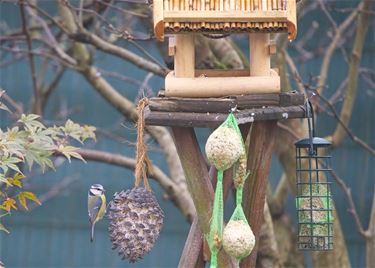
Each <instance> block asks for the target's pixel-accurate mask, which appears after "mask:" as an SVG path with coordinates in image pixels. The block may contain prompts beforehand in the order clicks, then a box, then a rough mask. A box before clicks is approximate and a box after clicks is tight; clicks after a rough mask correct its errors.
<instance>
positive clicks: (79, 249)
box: [0, 1, 375, 267]
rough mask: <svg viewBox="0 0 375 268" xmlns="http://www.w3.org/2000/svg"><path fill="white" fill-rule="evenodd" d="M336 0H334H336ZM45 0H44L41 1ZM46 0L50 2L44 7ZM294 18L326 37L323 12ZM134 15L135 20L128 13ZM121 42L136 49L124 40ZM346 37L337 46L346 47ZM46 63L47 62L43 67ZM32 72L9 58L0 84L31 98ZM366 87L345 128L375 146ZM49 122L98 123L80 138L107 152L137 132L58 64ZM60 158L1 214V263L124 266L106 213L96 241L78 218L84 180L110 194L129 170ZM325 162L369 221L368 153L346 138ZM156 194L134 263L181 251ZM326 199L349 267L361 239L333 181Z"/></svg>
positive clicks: (124, 69) (129, 176)
mask: <svg viewBox="0 0 375 268" xmlns="http://www.w3.org/2000/svg"><path fill="white" fill-rule="evenodd" d="M336 2H339V1H336ZM342 2H346V3H344V4H343V5H346V6H350V5H352V4H355V3H357V1H342ZM48 4H50V3H48V2H47V3H44V5H48ZM48 8H51V9H53V8H54V7H53V6H52V5H51V6H50V7H48ZM18 14H19V10H18V7H16V6H14V5H11V4H6V3H1V4H0V19H1V23H2V24H3V23H5V22H6V23H7V24H10V25H12V26H14V27H16V28H18V27H19V25H20V21H19V16H18ZM309 16H310V17H308V18H306V19H304V20H303V21H302V22H301V23H300V24H299V34H300V36H301V35H302V34H301V33H303V32H304V31H307V29H308V27H310V25H311V21H312V20H316V21H318V22H319V24H320V28H319V29H318V32H317V33H316V35H315V37H314V38H313V39H312V40H311V43H310V44H309V46H311V47H315V46H318V45H319V44H320V43H321V42H322V41H323V40H324V38H325V37H326V34H327V32H326V28H327V27H325V25H328V21H327V20H326V19H325V17H324V16H323V15H322V14H320V13H316V14H310V15H309ZM335 19H336V20H337V21H340V20H342V19H343V16H340V14H337V15H336V17H335ZM133 23H136V22H133ZM374 32H375V25H374V19H373V18H372V20H371V23H370V28H369V31H368V35H367V38H366V45H365V48H364V52H363V53H364V54H363V57H362V62H361V65H362V66H366V67H367V68H369V69H372V70H375V34H374ZM234 39H235V40H236V41H238V42H239V43H238V44H239V46H240V47H241V48H242V49H244V51H246V46H247V44H246V42H244V40H243V39H242V38H241V37H238V36H235V37H234ZM120 44H121V45H122V46H124V47H126V48H127V49H129V50H132V51H134V52H136V53H138V52H137V50H136V49H134V47H132V46H131V45H130V44H129V43H127V42H126V41H121V42H120ZM142 46H144V48H145V49H146V50H147V51H149V52H151V53H152V54H153V56H155V57H157V58H158V59H159V60H160V61H162V57H161V55H160V54H159V52H158V49H157V47H156V43H155V42H144V43H142ZM350 46H351V44H348V45H346V44H345V45H344V48H346V49H350ZM340 57H341V56H340V55H339V54H336V55H335V56H334V59H333V61H332V65H331V69H330V73H329V77H328V81H327V84H328V88H327V92H326V93H327V95H331V94H332V93H333V92H332V91H333V90H334V89H336V88H337V86H338V85H339V84H340V83H341V82H342V80H343V79H345V75H346V73H347V66H346V65H343V64H341V63H342V58H340ZM96 63H97V64H98V66H99V67H101V68H103V69H105V70H107V71H117V72H120V73H122V74H124V75H126V76H129V77H132V78H135V79H138V80H141V81H142V80H143V79H144V78H145V76H146V75H147V72H145V71H143V70H140V69H138V68H135V67H134V66H133V65H131V64H129V63H127V62H124V61H122V60H120V59H118V58H115V57H113V56H109V55H104V54H101V53H100V52H98V53H97V58H96ZM320 64H321V62H320V60H319V59H317V60H313V61H310V62H309V64H308V65H305V64H299V65H298V69H299V71H300V73H301V75H302V76H303V77H304V79H306V80H308V78H309V76H310V75H311V74H316V73H318V70H319V68H320ZM50 71H51V72H53V71H54V70H50ZM30 81H31V77H30V72H29V68H28V66H27V65H26V64H25V62H20V63H17V64H13V65H9V66H7V67H5V68H1V69H0V87H1V88H3V89H5V90H7V93H8V94H9V95H10V96H11V97H12V98H13V99H15V100H17V101H19V102H22V103H25V105H26V104H27V103H28V102H29V99H30V97H31V93H32V90H31V82H30ZM108 81H109V82H110V83H111V84H112V85H113V86H114V87H115V88H116V89H118V90H119V91H120V93H121V94H123V95H124V96H126V97H127V98H128V99H131V100H134V99H135V98H137V96H138V86H136V85H133V84H131V83H125V82H122V81H119V80H116V79H112V78H108ZM148 84H149V85H150V86H151V88H152V89H153V91H154V92H155V93H156V92H157V91H158V90H159V89H160V88H161V87H162V86H163V80H162V79H161V78H159V77H156V76H153V77H152V78H151V79H150V80H149V82H148ZM374 99H375V91H374V89H373V88H372V89H371V88H370V87H369V85H368V84H367V83H365V82H364V81H363V80H360V83H359V89H358V95H357V99H356V102H355V109H354V112H353V116H352V120H351V123H350V128H351V129H352V130H353V131H354V132H355V133H356V135H358V136H359V137H360V138H362V139H363V140H365V141H366V142H367V143H369V144H370V145H371V147H374V146H375V131H374V129H375V105H374V104H375V102H374ZM45 115H46V116H45V120H46V122H47V123H48V122H49V123H55V122H62V121H64V120H66V119H67V118H68V117H69V118H71V119H72V120H73V121H75V122H78V123H80V124H90V125H94V126H96V127H97V128H98V132H97V136H98V141H97V142H96V143H93V142H89V143H88V145H87V147H91V148H96V149H99V150H100V149H103V150H106V151H110V152H115V153H121V154H124V155H127V156H130V157H134V156H135V154H134V146H133V145H134V141H135V136H136V131H135V128H134V126H133V125H132V124H129V123H127V122H125V120H124V119H123V117H122V116H121V115H119V113H118V112H117V111H116V110H115V109H114V108H113V107H111V106H110V105H109V104H108V103H107V102H105V101H104V100H103V99H102V98H101V97H100V96H99V95H98V94H97V93H96V92H95V91H93V90H92V89H91V88H90V85H89V84H88V83H87V82H86V81H85V80H84V79H83V78H82V77H81V76H80V75H79V74H77V73H75V72H73V71H67V72H66V73H65V74H64V77H63V80H62V81H61V83H60V84H59V86H58V88H57V89H56V90H55V91H54V92H53V94H52V96H51V98H50V100H49V102H48V105H47V109H46V112H45ZM9 122H10V121H9V117H8V116H7V115H6V114H5V113H4V112H0V126H1V127H2V128H3V127H5V126H7V125H8V123H9ZM335 125H336V121H335V120H334V119H333V118H332V117H329V116H321V117H319V119H318V133H319V135H320V136H324V135H327V134H329V133H332V131H333V130H334V127H335ZM198 134H199V137H200V140H201V142H202V143H203V142H204V141H205V139H206V137H207V135H208V132H207V130H203V129H202V130H199V132H198ZM160 156H161V154H160V153H159V152H158V149H157V148H153V147H152V146H151V151H150V157H151V158H152V161H153V162H154V163H155V164H157V165H158V166H160V167H162V169H163V170H164V171H165V172H168V170H167V167H166V163H165V160H164V159H163V157H160ZM59 163H61V167H60V168H58V169H57V171H56V172H54V171H51V172H48V173H47V174H45V175H43V176H42V175H41V174H40V173H39V172H38V171H35V173H33V174H31V178H30V180H29V183H30V185H29V187H30V189H31V190H32V191H33V192H36V193H37V194H39V196H40V195H43V194H44V193H45V192H47V191H48V190H50V189H51V188H52V187H55V186H56V185H59V183H61V182H65V183H66V184H67V186H66V187H63V186H64V185H60V186H61V187H62V189H60V190H59V191H61V193H60V194H59V195H58V196H56V197H54V198H52V199H51V200H48V201H47V202H45V203H44V204H43V205H42V206H41V207H37V208H35V209H34V210H33V211H32V212H29V213H14V214H13V215H12V217H10V218H9V219H7V221H6V225H7V226H9V227H10V230H11V234H10V235H6V234H4V233H0V260H2V261H3V262H4V263H5V264H6V265H7V267H26V266H27V267H73V266H75V267H88V266H90V267H109V266H111V267H120V266H127V265H128V264H127V263H126V262H123V261H121V260H120V258H119V257H118V256H116V254H115V252H113V251H112V250H111V245H110V241H109V238H108V235H107V224H108V222H107V220H104V221H103V222H100V223H99V224H97V226H96V237H95V243H93V244H91V243H89V229H88V220H87V211H86V210H87V208H86V206H87V205H86V202H87V201H86V200H87V189H88V188H89V186H90V185H91V184H93V183H101V184H103V185H104V186H105V188H106V189H107V197H108V198H109V197H110V196H112V194H113V193H114V192H115V191H120V190H121V189H127V188H130V187H132V185H133V173H132V172H130V171H127V170H125V169H122V168H118V167H114V166H109V165H106V164H99V163H93V162H88V163H87V164H83V163H81V162H72V163H71V164H67V161H64V160H63V159H61V161H60V162H59ZM333 166H334V167H335V169H336V171H337V172H338V173H339V174H340V175H341V176H342V177H343V178H344V179H345V181H346V182H347V184H348V185H350V187H351V188H352V193H353V199H354V200H355V204H356V206H357V209H358V212H359V215H360V217H361V220H362V222H364V223H367V222H368V221H369V218H368V215H369V211H370V209H371V201H372V189H374V174H375V162H374V158H373V157H371V156H370V154H368V153H366V152H364V151H363V150H362V149H361V148H359V147H358V146H356V145H354V144H353V143H352V142H351V141H350V140H349V139H346V140H345V142H344V143H343V144H342V145H341V146H340V147H339V148H338V149H336V150H335V151H334V161H333ZM280 172H281V167H280V165H279V163H278V162H277V160H276V158H274V161H273V165H272V170H271V175H270V179H271V182H272V184H273V185H275V183H276V182H277V181H278V180H279V176H280ZM152 188H153V189H154V191H155V192H156V195H157V197H158V200H159V202H160V204H161V206H162V208H163V210H164V211H165V214H166V218H165V225H164V228H163V230H162V233H161V235H160V238H159V240H158V241H157V244H156V246H155V248H154V250H153V251H152V252H151V253H150V254H148V255H147V256H146V257H145V259H144V260H142V261H140V262H138V263H136V264H134V266H133V267H176V265H177V263H178V260H179V256H180V253H181V251H182V248H183V245H184V241H185V238H186V236H187V232H188V230H189V224H188V223H187V222H186V221H185V219H184V218H183V217H182V216H181V213H180V212H179V210H178V209H177V208H175V207H174V206H173V204H172V203H171V202H169V201H168V200H164V199H163V191H162V190H161V189H160V188H159V186H158V185H157V184H156V183H153V184H152ZM333 188H334V189H333V194H334V199H335V201H336V204H337V209H338V213H339V215H340V219H341V222H342V226H343V230H344V234H345V239H346V241H347V244H348V251H349V255H350V260H351V263H352V265H353V267H364V265H365V247H364V241H363V239H362V238H361V237H360V236H359V235H358V233H357V231H356V229H355V224H354V221H353V218H352V217H351V215H349V213H347V211H346V210H347V205H346V202H344V201H343V200H344V196H343V194H342V192H341V190H339V189H338V187H337V186H336V187H335V186H334V187H333ZM288 209H289V212H290V214H291V215H295V211H294V210H295V209H294V201H293V199H292V197H290V198H289V201H288Z"/></svg>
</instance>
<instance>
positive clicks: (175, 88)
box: [165, 45, 280, 98]
mask: <svg viewBox="0 0 375 268" xmlns="http://www.w3.org/2000/svg"><path fill="white" fill-rule="evenodd" d="M265 48H266V50H267V53H268V49H267V48H268V47H265ZM178 50H179V46H178V45H177V47H176V56H177V54H178V53H177V51H178ZM268 54H269V53H268ZM267 59H268V60H267ZM267 59H263V58H262V61H260V60H258V62H259V64H256V66H257V67H258V68H263V69H265V68H267V70H268V72H267V73H264V74H263V75H262V76H260V75H259V76H238V77H203V76H201V77H193V76H190V77H189V78H187V77H182V76H181V75H180V76H177V66H176V65H175V70H176V71H175V73H176V75H174V73H173V72H170V73H169V74H168V75H167V76H166V78H165V95H166V96H169V97H187V98H189V97H192V98H205V97H224V96H229V95H240V94H255V93H279V92H280V77H279V76H274V75H271V69H270V57H269V55H268V58H267ZM185 64H186V63H185ZM250 72H251V71H250Z"/></svg>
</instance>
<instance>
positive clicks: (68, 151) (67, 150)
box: [58, 145, 86, 163]
mask: <svg viewBox="0 0 375 268" xmlns="http://www.w3.org/2000/svg"><path fill="white" fill-rule="evenodd" d="M77 150H78V148H76V147H74V146H63V145H60V146H59V148H58V151H59V152H60V153H62V154H63V155H64V156H65V157H66V158H67V159H68V161H69V163H70V162H71V157H74V158H77V159H80V160H82V161H83V162H85V163H86V161H85V159H83V157H82V156H81V155H80V154H79V153H77V152H76V151H77Z"/></svg>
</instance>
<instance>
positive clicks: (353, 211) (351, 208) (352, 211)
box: [330, 170, 370, 239]
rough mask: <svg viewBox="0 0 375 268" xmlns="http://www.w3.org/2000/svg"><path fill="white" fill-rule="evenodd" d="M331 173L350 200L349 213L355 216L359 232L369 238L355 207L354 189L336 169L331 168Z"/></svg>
mask: <svg viewBox="0 0 375 268" xmlns="http://www.w3.org/2000/svg"><path fill="white" fill-rule="evenodd" d="M330 174H331V175H332V177H333V178H334V179H335V181H336V182H337V184H338V185H339V186H340V187H341V189H342V191H343V192H344V194H345V196H346V199H347V201H348V204H349V209H348V211H349V213H350V214H352V216H353V218H354V221H355V225H356V226H357V230H358V232H359V233H360V234H361V235H362V236H363V237H364V238H365V239H368V238H369V237H370V236H369V233H368V232H367V231H365V230H364V228H363V225H362V223H361V220H360V218H359V216H358V213H357V209H356V208H355V205H354V202H353V197H352V191H351V189H350V188H349V187H348V186H347V185H346V183H345V182H344V181H343V180H342V179H341V178H340V177H339V176H338V175H337V174H336V172H335V171H334V170H331V171H330Z"/></svg>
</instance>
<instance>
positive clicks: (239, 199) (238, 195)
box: [236, 187, 243, 206]
mask: <svg viewBox="0 0 375 268" xmlns="http://www.w3.org/2000/svg"><path fill="white" fill-rule="evenodd" d="M242 190H243V188H242V187H241V188H238V189H237V190H236V205H237V206H241V205H242Z"/></svg>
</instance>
